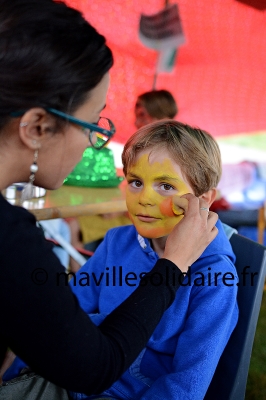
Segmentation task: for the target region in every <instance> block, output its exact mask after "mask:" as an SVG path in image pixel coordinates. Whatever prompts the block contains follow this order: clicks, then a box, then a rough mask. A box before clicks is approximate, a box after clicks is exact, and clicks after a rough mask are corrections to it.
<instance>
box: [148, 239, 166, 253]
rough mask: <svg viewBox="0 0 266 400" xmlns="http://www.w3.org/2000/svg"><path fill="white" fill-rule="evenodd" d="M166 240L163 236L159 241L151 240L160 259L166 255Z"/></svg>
mask: <svg viewBox="0 0 266 400" xmlns="http://www.w3.org/2000/svg"><path fill="white" fill-rule="evenodd" d="M166 239H167V236H163V237H160V238H157V239H151V247H152V248H153V250H154V251H155V252H156V253H157V254H158V256H159V257H160V258H162V256H163V253H164V249H165V243H166Z"/></svg>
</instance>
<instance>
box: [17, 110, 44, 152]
mask: <svg viewBox="0 0 266 400" xmlns="http://www.w3.org/2000/svg"><path fill="white" fill-rule="evenodd" d="M50 125H51V119H50V118H49V117H48V114H47V112H46V111H45V110H44V109H43V108H37V107H36V108H31V109H30V110H28V111H26V112H25V114H23V116H22V117H21V119H20V124H19V137H20V139H21V141H22V142H23V143H24V145H26V146H27V147H28V148H29V149H32V150H36V149H39V148H40V147H41V146H42V142H43V140H44V139H45V138H46V137H47V131H48V130H49V131H51V126H50Z"/></svg>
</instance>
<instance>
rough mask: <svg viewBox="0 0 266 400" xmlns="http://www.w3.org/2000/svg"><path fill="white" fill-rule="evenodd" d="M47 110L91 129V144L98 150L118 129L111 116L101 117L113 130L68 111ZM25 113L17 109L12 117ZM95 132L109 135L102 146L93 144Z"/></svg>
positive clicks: (48, 108)
mask: <svg viewBox="0 0 266 400" xmlns="http://www.w3.org/2000/svg"><path fill="white" fill-rule="evenodd" d="M45 110H46V111H47V112H49V113H50V114H53V115H56V116H57V117H59V118H63V119H65V120H66V121H69V122H71V123H73V124H76V125H78V126H81V127H82V128H84V129H88V130H89V131H90V132H89V141H90V144H91V145H92V147H94V148H95V149H97V150H100V149H102V148H103V147H104V146H105V145H106V144H107V143H108V142H109V140H110V139H112V137H113V136H114V134H115V132H116V129H115V126H114V124H113V122H112V121H111V120H110V119H109V118H106V117H100V118H104V119H106V120H107V121H108V122H109V124H110V127H111V130H108V129H104V128H101V127H100V126H98V125H96V124H91V123H89V122H86V121H83V120H81V119H78V118H75V117H73V116H72V115H69V114H66V113H64V112H62V111H59V110H56V109H55V108H50V107H47V108H45ZM24 113H25V111H17V112H13V113H11V116H12V117H19V116H21V115H23V114H24ZM94 132H99V133H102V134H103V135H105V136H107V137H108V140H107V141H106V142H104V143H103V145H102V146H100V147H95V145H94V144H93V140H92V135H93V133H94Z"/></svg>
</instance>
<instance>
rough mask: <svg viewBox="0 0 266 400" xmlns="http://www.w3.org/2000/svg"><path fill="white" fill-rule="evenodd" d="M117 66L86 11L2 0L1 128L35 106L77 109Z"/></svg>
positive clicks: (40, 1)
mask: <svg viewBox="0 0 266 400" xmlns="http://www.w3.org/2000/svg"><path fill="white" fill-rule="evenodd" d="M112 65H113V57H112V53H111V50H110V49H109V48H108V47H107V46H106V42H105V38H104V37H103V36H102V35H100V34H99V33H98V32H97V31H96V30H95V29H94V28H93V27H92V26H91V25H90V24H89V23H88V22H87V21H85V20H84V18H83V17H82V15H81V14H80V13H79V12H78V11H76V10H74V9H72V8H69V7H67V6H66V5H65V4H64V3H62V2H59V1H52V0H0V129H1V128H2V127H3V126H4V125H5V124H6V123H7V121H8V119H9V115H10V113H11V112H14V111H18V110H27V109H29V108H31V107H53V108H56V109H58V110H61V111H64V112H73V111H75V110H76V109H77V108H78V107H79V106H80V105H81V104H82V103H83V102H84V101H85V99H86V97H87V95H88V92H89V91H90V90H91V89H93V88H94V87H95V86H96V85H97V84H98V83H99V82H100V81H101V79H102V78H103V76H104V75H105V73H106V72H108V70H109V69H110V68H111V66H112Z"/></svg>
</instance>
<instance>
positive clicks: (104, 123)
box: [91, 117, 114, 149]
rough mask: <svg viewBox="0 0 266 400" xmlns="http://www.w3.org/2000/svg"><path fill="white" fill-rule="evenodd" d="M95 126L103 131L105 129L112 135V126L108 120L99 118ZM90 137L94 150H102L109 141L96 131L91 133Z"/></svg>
mask: <svg viewBox="0 0 266 400" xmlns="http://www.w3.org/2000/svg"><path fill="white" fill-rule="evenodd" d="M97 125H98V126H99V127H101V128H103V129H106V130H107V131H108V132H113V133H114V126H113V124H112V122H111V121H110V120H109V119H108V118H103V117H101V118H100V119H99V122H98V124H97ZM91 137H92V141H93V147H95V148H96V149H100V148H102V147H103V146H105V145H106V144H107V142H109V140H110V139H111V137H110V136H107V135H105V134H104V133H100V132H96V131H93V132H91Z"/></svg>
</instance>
